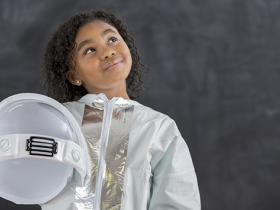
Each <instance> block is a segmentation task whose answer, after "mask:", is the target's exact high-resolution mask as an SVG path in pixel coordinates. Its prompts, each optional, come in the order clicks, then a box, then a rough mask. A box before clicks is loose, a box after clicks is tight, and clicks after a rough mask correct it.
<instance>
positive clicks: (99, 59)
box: [66, 20, 132, 94]
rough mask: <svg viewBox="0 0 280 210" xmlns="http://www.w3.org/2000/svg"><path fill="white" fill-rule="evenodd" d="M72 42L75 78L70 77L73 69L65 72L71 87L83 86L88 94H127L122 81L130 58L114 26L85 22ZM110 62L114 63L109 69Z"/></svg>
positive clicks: (125, 75)
mask: <svg viewBox="0 0 280 210" xmlns="http://www.w3.org/2000/svg"><path fill="white" fill-rule="evenodd" d="M75 43H76V46H75V48H74V49H73V50H74V53H75V57H74V60H75V61H76V69H77V70H78V75H77V77H75V76H74V75H73V74H71V73H70V72H72V73H73V71H72V70H71V71H68V72H67V73H66V77H67V79H68V80H69V81H70V82H71V83H72V84H74V85H81V83H82V85H83V86H84V87H85V88H86V90H87V91H88V92H89V93H95V94H98V93H100V92H104V93H105V94H106V92H107V93H108V92H110V91H111V92H112V91H113V92H114V93H115V94H123V93H121V92H122V91H125V93H126V82H125V79H126V78H127V76H128V75H129V72H130V69H131V66H132V58H131V54H130V51H129V49H128V46H127V45H126V43H125V42H124V40H123V39H122V37H121V35H120V34H119V33H118V31H117V29H116V28H115V27H113V26H111V25H109V24H107V23H105V22H103V21H100V20H95V21H93V22H90V23H87V24H85V25H84V26H82V27H81V28H80V29H79V30H78V32H77V34H76V38H75ZM112 62H115V63H117V64H115V65H113V66H111V67H110V68H108V67H109V66H110V65H112ZM78 80H79V81H80V83H79V84H77V81H78ZM123 89H124V90H123Z"/></svg>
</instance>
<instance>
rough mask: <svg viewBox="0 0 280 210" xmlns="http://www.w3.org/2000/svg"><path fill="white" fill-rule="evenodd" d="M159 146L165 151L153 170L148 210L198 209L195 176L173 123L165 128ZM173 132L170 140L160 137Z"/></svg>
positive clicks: (198, 195)
mask: <svg viewBox="0 0 280 210" xmlns="http://www.w3.org/2000/svg"><path fill="white" fill-rule="evenodd" d="M164 132H168V134H167V133H166V135H164V133H163V134H161V136H162V140H161V143H162V145H163V146H162V147H163V148H164V147H165V146H164V145H167V146H166V150H165V152H164V153H163V155H161V158H158V159H159V161H158V162H157V164H156V165H155V167H154V169H153V183H152V193H151V198H150V205H149V210H166V209H176V210H200V209H201V204H200V194H199V189H198V183H197V177H196V173H195V170H194V166H193V162H192V159H191V156H190V152H189V149H188V146H187V144H186V143H185V141H184V139H183V138H182V136H181V134H180V132H179V130H178V128H177V126H176V124H175V122H173V123H171V126H168V128H165V131H164ZM173 132H174V133H175V136H173V137H172V138H171V139H167V140H164V136H169V135H170V133H173Z"/></svg>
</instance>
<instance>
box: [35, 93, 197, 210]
mask: <svg viewBox="0 0 280 210" xmlns="http://www.w3.org/2000/svg"><path fill="white" fill-rule="evenodd" d="M63 105H64V106H65V107H66V108H67V109H68V110H69V111H70V112H71V113H72V115H73V116H74V118H75V119H76V121H77V122H78V124H79V126H80V128H81V131H82V133H83V134H84V138H85V141H86V143H87V148H88V153H89V156H90V159H91V170H92V172H91V178H90V181H89V182H88V183H87V184H86V185H84V186H82V185H78V184H77V182H76V178H77V177H78V176H79V174H78V173H75V176H73V178H72V180H71V181H70V182H68V183H67V185H66V187H65V188H64V189H63V190H62V191H61V192H60V193H59V194H58V195H57V196H56V197H54V198H53V199H51V200H50V201H48V202H46V203H43V204H40V205H41V207H42V210H76V209H77V210H89V209H94V210H99V209H100V210H116V209H120V210H132V209H133V210H144V209H149V210H152V209H153V210H167V209H177V210H199V209H201V205H200V194H199V189H198V183H197V178H196V174H195V170H194V166H193V163H192V159H191V156H190V153H189V149H188V147H187V145H186V143H185V141H184V139H183V138H182V136H181V134H180V132H179V130H178V128H177V125H176V123H175V122H174V120H172V119H171V118H170V117H168V116H167V115H165V114H162V113H160V112H157V111H155V110H153V109H151V108H149V107H146V106H143V105H142V104H140V103H138V102H136V101H134V100H127V99H123V98H121V97H113V98H112V99H111V100H109V99H108V98H107V97H106V95H105V94H104V93H100V94H87V95H85V96H83V97H82V98H81V99H80V100H78V101H72V102H66V103H64V104H63Z"/></svg>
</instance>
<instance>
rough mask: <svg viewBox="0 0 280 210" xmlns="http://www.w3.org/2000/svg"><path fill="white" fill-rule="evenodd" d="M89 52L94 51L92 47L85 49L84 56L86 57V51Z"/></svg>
mask: <svg viewBox="0 0 280 210" xmlns="http://www.w3.org/2000/svg"><path fill="white" fill-rule="evenodd" d="M90 50H92V51H93V50H95V49H94V48H92V47H90V48H87V49H86V51H85V55H86V54H88V51H90Z"/></svg>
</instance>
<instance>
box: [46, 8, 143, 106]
mask: <svg viewBox="0 0 280 210" xmlns="http://www.w3.org/2000/svg"><path fill="white" fill-rule="evenodd" d="M94 20H101V21H104V22H105V23H108V24H110V25H111V26H113V27H115V28H116V29H117V30H118V32H119V34H120V35H121V36H122V38H123V40H124V41H125V43H126V44H127V46H128V48H129V50H130V53H131V57H132V67H131V70H130V73H129V75H128V77H127V78H126V89H127V94H128V96H129V98H130V99H131V100H136V101H138V98H139V92H140V91H142V90H144V89H145V88H144V87H143V86H142V85H143V84H144V82H143V76H144V75H145V74H144V73H143V71H142V70H141V69H142V67H146V70H147V71H146V72H145V73H147V72H148V65H147V64H146V63H143V62H142V61H141V60H140V57H139V53H138V50H137V47H136V44H135V41H134V39H133V38H132V37H131V36H130V33H129V31H128V27H127V26H126V25H124V21H123V20H121V19H120V17H117V16H116V15H114V14H113V12H111V11H104V10H103V9H98V10H88V11H84V12H79V13H76V14H74V15H73V16H72V17H70V18H69V19H68V20H67V21H65V22H64V23H62V24H61V25H60V26H59V27H58V29H57V30H56V31H55V32H54V33H53V35H52V36H51V38H50V40H49V42H48V43H47V45H46V48H45V53H44V57H43V61H42V64H41V73H42V75H43V78H44V81H43V85H44V88H45V90H46V91H47V95H48V96H49V97H51V98H53V99H55V100H57V101H58V102H60V103H64V102H68V101H74V100H75V98H77V99H80V98H81V97H83V96H84V95H86V94H87V93H88V91H87V90H86V89H85V88H84V87H83V86H82V85H81V86H76V85H73V84H71V83H70V82H69V81H68V79H67V78H66V75H65V73H66V72H67V71H68V70H70V69H71V67H70V66H71V64H72V63H73V61H74V56H75V54H74V52H73V49H74V48H75V42H74V40H75V36H76V34H77V32H78V30H79V28H80V27H82V26H83V25H85V24H86V23H89V22H91V21H94ZM74 63H75V61H74ZM74 70H75V72H76V73H77V71H76V65H75V64H74ZM46 85H47V88H46Z"/></svg>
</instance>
